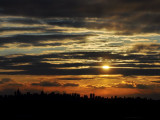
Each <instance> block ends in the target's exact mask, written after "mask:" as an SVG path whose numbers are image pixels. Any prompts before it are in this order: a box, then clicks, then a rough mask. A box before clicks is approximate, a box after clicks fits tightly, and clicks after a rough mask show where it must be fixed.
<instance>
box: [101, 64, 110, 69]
mask: <svg viewBox="0 0 160 120" xmlns="http://www.w3.org/2000/svg"><path fill="white" fill-rule="evenodd" d="M102 68H103V69H109V68H110V67H109V66H108V65H105V66H102Z"/></svg>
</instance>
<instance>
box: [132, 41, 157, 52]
mask: <svg viewBox="0 0 160 120" xmlns="http://www.w3.org/2000/svg"><path fill="white" fill-rule="evenodd" d="M157 50H160V44H159V43H157V44H156V43H151V44H147V43H146V44H136V45H134V46H133V48H132V49H131V50H130V52H133V53H137V52H145V53H147V52H150V51H157Z"/></svg>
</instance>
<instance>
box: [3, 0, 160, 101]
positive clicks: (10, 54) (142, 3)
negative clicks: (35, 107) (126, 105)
mask: <svg viewBox="0 0 160 120" xmlns="http://www.w3.org/2000/svg"><path fill="white" fill-rule="evenodd" d="M159 6H160V1H159V0H0V94H10V93H13V91H14V90H16V89H18V88H19V89H20V90H22V91H25V92H26V91H31V92H38V91H41V90H44V91H46V92H51V91H60V92H67V93H75V92H76V93H80V94H82V95H83V94H89V93H95V94H96V95H100V96H105V97H110V96H115V95H117V96H140V97H148V98H153V99H160V7H159Z"/></svg>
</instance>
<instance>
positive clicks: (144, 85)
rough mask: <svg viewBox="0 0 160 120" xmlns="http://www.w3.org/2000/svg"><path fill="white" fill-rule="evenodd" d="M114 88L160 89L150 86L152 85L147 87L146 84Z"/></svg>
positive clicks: (120, 85) (121, 85)
mask: <svg viewBox="0 0 160 120" xmlns="http://www.w3.org/2000/svg"><path fill="white" fill-rule="evenodd" d="M113 87H117V88H138V89H155V88H160V86H157V85H154V84H150V85H146V84H118V85H116V86H113Z"/></svg>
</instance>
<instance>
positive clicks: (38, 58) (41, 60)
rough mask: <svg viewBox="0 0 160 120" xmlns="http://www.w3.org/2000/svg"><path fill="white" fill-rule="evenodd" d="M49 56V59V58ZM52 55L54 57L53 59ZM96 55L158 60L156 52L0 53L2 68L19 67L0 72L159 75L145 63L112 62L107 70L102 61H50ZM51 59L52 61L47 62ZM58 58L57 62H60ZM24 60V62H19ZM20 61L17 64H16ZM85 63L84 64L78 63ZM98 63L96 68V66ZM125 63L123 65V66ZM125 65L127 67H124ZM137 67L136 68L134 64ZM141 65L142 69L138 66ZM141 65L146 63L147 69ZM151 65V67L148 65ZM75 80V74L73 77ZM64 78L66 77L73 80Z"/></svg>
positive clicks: (149, 60)
mask: <svg viewBox="0 0 160 120" xmlns="http://www.w3.org/2000/svg"><path fill="white" fill-rule="evenodd" d="M50 58H51V59H52V60H49V59H50ZM53 58H55V60H54V59H53ZM99 58H103V59H104V60H105V59H112V60H115V61H117V60H118V61H120V60H122V61H123V60H136V61H138V62H139V63H147V64H149V63H154V62H159V55H158V56H157V55H128V56H123V55H120V54H112V53H109V52H75V53H59V54H58V53H57V54H45V55H24V56H23V55H22V56H17V57H12V56H10V57H9V56H7V57H1V61H0V69H6V70H22V71H16V72H1V73H0V74H24V75H99V74H122V75H125V76H130V75H160V69H159V68H158V66H149V65H148V66H146V65H145V64H144V65H143V64H142V65H140V66H136V65H133V64H129V63H126V64H129V65H128V66H127V65H122V64H120V65H118V64H117V65H116V66H114V65H113V67H115V68H111V69H109V70H107V71H105V70H102V69H101V67H100V66H102V65H103V64H104V63H103V62H102V63H99V62H94V61H93V62H91V63H61V64H54V61H57V60H60V61H63V60H65V61H66V60H70V59H72V60H74V59H75V60H79V61H81V59H83V60H84V59H86V60H98V59H99ZM47 61H48V62H49V61H52V63H47ZM60 61H59V62H60ZM25 63H27V65H23V64H25ZM17 64H20V65H17ZM81 66H87V67H88V68H81V69H79V68H78V67H81ZM97 66H99V68H97ZM67 67H74V69H73V68H72V69H67ZM125 67H126V68H125ZM128 67H129V68H128ZM138 67H139V68H138ZM142 67H144V69H143V68H142ZM145 67H148V68H147V69H146V68H145ZM152 67H154V68H152ZM73 79H75V80H77V79H76V78H73ZM73 79H72V78H68V80H73Z"/></svg>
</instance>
